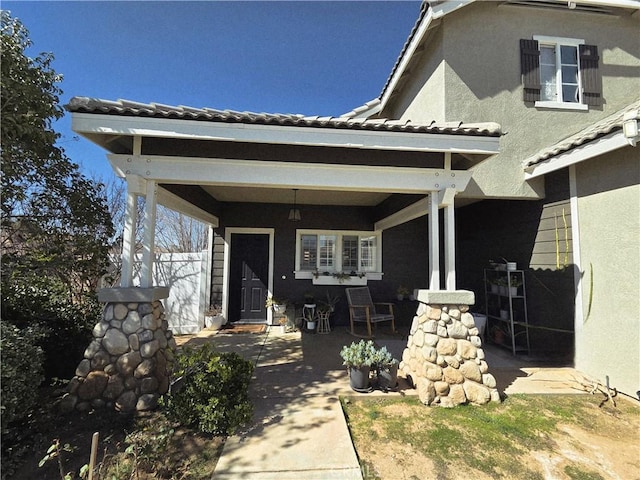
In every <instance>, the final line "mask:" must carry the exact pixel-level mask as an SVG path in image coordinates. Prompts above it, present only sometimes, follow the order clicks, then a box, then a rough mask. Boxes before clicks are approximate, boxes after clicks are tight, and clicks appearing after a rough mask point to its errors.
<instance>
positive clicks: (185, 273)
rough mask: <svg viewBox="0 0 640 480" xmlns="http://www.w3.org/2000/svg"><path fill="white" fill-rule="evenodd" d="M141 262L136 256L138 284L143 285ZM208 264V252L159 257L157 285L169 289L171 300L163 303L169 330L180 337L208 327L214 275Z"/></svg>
mask: <svg viewBox="0 0 640 480" xmlns="http://www.w3.org/2000/svg"><path fill="white" fill-rule="evenodd" d="M141 260H142V257H141V256H137V257H136V262H135V265H134V280H133V283H134V285H140V264H141ZM208 265H209V260H208V255H207V252H206V251H203V252H198V253H161V254H157V255H156V258H155V262H154V270H153V284H154V285H161V286H165V287H169V298H166V299H164V300H163V301H162V302H163V304H164V308H165V313H164V314H165V318H166V319H167V321H168V322H169V328H171V330H172V331H173V333H174V334H176V335H184V334H189V333H198V332H199V331H200V330H202V328H203V327H204V311H205V309H206V305H207V301H208V294H207V290H208V285H209V281H208V277H209V272H210V269H209V267H208Z"/></svg>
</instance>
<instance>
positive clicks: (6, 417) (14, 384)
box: [0, 321, 44, 432]
mask: <svg viewBox="0 0 640 480" xmlns="http://www.w3.org/2000/svg"><path fill="white" fill-rule="evenodd" d="M0 329H1V330H0V352H1V357H2V362H1V363H2V371H1V375H0V376H1V382H2V383H1V387H2V399H1V404H0V410H1V411H2V432H5V431H6V428H7V425H8V424H9V423H10V422H12V421H14V420H19V419H21V418H24V417H26V416H27V415H28V414H29V413H31V409H32V408H33V407H34V406H35V403H36V399H37V395H34V394H33V392H34V390H35V389H36V388H38V387H39V386H40V383H42V380H43V378H44V377H43V374H42V371H43V368H42V359H43V353H42V349H41V348H40V347H39V346H38V345H37V342H38V341H39V340H40V337H41V334H39V333H38V332H37V331H35V330H34V329H32V328H25V329H20V328H18V327H16V326H15V325H12V324H10V323H7V322H5V321H2V322H0Z"/></svg>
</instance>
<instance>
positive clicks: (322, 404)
mask: <svg viewBox="0 0 640 480" xmlns="http://www.w3.org/2000/svg"><path fill="white" fill-rule="evenodd" d="M180 340H181V339H179V343H184V341H186V340H187V339H186V338H185V339H183V341H180ZM354 340H358V339H357V338H354V337H353V336H351V335H350V334H349V333H348V331H347V330H346V329H345V328H344V327H338V328H337V329H335V330H334V331H332V332H331V333H330V334H328V335H318V334H307V333H302V334H301V333H288V334H281V333H276V328H274V329H273V330H272V331H269V330H267V331H266V332H264V333H260V334H231V335H230V334H225V333H217V332H207V331H206V330H205V331H203V332H202V333H201V334H199V335H198V336H196V337H190V338H189V339H188V343H187V344H188V345H193V344H198V343H203V342H212V343H214V344H215V345H216V348H218V349H219V350H221V351H235V352H238V353H240V354H241V355H243V356H244V357H245V358H246V359H249V360H251V361H252V362H253V363H254V365H255V366H256V368H255V372H254V381H253V382H252V387H251V392H250V393H251V397H252V400H253V403H254V407H255V414H254V420H253V422H252V424H251V425H250V426H248V427H247V428H245V430H244V431H242V432H240V433H238V434H237V435H234V436H231V437H229V438H228V439H227V442H226V444H225V447H224V450H223V452H222V455H221V457H220V459H219V461H218V464H217V466H216V470H215V473H214V476H213V478H214V479H216V480H227V479H234V480H235V479H248V480H271V479H282V480H287V479H296V480H299V479H305V480H307V479H308V480H316V479H318V480H331V479H344V480H351V479H358V480H361V479H362V475H361V471H360V466H359V463H358V459H357V456H356V453H355V450H354V447H353V444H352V442H351V437H350V435H349V430H348V427H347V424H346V421H345V419H344V415H343V413H342V409H341V405H340V401H339V397H340V396H360V395H365V396H367V397H373V396H374V395H376V394H378V395H385V396H400V395H417V392H416V391H415V390H413V389H411V388H409V386H408V385H407V384H406V382H401V384H400V386H399V388H398V392H393V393H387V394H385V393H381V392H376V393H369V394H358V393H356V392H354V391H353V390H351V389H350V387H349V379H348V375H347V373H346V371H345V369H344V367H343V366H342V360H341V358H340V355H339V353H340V349H341V348H342V347H343V346H344V345H348V344H350V343H351V342H352V341H354ZM375 341H376V343H377V344H378V345H379V346H382V345H385V346H386V347H387V348H388V349H389V350H390V351H391V352H392V353H393V354H394V356H395V357H396V358H401V357H402V351H403V350H404V347H405V346H406V337H403V336H402V335H400V334H399V335H385V334H384V333H382V332H380V334H378V335H377V336H376V339H375ZM485 353H486V360H487V363H488V365H489V371H490V372H491V373H492V374H493V375H494V376H495V377H496V380H497V382H498V388H499V390H500V391H501V392H504V393H505V394H506V395H512V394H517V393H580V392H581V389H580V388H579V385H578V383H577V380H578V379H580V378H581V376H580V375H579V374H578V373H577V372H576V371H575V370H574V369H572V368H570V367H562V366H557V365H555V366H553V365H550V364H548V363H546V362H540V361H536V360H534V359H531V358H526V357H525V358H523V357H513V356H511V355H510V353H509V352H507V351H506V350H502V349H498V348H497V347H492V346H485Z"/></svg>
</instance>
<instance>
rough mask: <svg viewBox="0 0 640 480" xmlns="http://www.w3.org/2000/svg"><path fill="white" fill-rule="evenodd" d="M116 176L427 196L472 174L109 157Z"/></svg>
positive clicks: (458, 186)
mask: <svg viewBox="0 0 640 480" xmlns="http://www.w3.org/2000/svg"><path fill="white" fill-rule="evenodd" d="M107 157H108V159H109V161H110V162H111V165H112V167H113V169H114V171H115V172H116V174H117V175H118V176H125V175H131V174H136V175H140V176H141V177H144V178H146V179H150V180H154V181H156V182H157V183H165V182H166V183H181V184H192V185H207V184H208V185H227V186H242V187H251V186H255V187H267V188H287V189H291V188H299V189H308V190H337V191H374V192H382V193H426V192H428V191H432V190H441V189H443V188H453V189H455V190H457V191H462V190H464V189H465V188H466V186H467V184H468V182H469V180H470V179H471V175H472V173H471V172H469V171H466V170H465V171H462V170H444V169H436V168H413V167H390V166H381V167H376V166H369V165H335V164H324V163H323V164H318V163H297V162H275V161H274V162H272V161H258V160H233V159H225V158H193V157H169V156H137V155H115V154H113V155H108V156H107Z"/></svg>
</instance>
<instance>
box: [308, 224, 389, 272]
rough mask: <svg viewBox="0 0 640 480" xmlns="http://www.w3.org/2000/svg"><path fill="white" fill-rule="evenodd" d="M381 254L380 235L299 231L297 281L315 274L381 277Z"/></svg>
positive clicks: (373, 233)
mask: <svg viewBox="0 0 640 480" xmlns="http://www.w3.org/2000/svg"><path fill="white" fill-rule="evenodd" d="M381 252H382V249H381V235H380V233H379V232H353V231H346V232H335V231H317V230H298V232H297V238H296V278H312V276H313V274H314V273H315V274H316V275H318V274H324V275H326V274H329V275H333V274H338V273H346V274H358V275H362V274H363V273H367V274H368V273H379V274H380V272H381V270H382V258H381ZM374 277H376V276H375V275H374ZM379 278H381V274H380V276H379Z"/></svg>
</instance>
